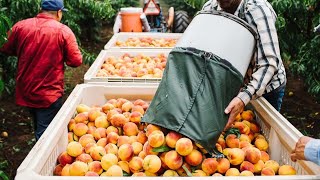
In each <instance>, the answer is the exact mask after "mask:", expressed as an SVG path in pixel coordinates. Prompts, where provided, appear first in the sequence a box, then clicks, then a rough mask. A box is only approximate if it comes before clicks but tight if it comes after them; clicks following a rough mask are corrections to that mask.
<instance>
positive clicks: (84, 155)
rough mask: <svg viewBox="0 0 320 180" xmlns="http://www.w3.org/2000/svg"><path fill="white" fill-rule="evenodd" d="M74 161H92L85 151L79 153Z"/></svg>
mask: <svg viewBox="0 0 320 180" xmlns="http://www.w3.org/2000/svg"><path fill="white" fill-rule="evenodd" d="M76 161H81V162H84V163H89V162H92V161H93V160H92V158H91V156H90V155H89V154H86V153H82V154H80V155H79V156H78V157H77V158H76Z"/></svg>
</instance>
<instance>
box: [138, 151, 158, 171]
mask: <svg viewBox="0 0 320 180" xmlns="http://www.w3.org/2000/svg"><path fill="white" fill-rule="evenodd" d="M142 166H143V169H144V170H145V171H148V172H151V173H156V172H157V171H159V169H160V168H161V160H160V158H159V157H158V156H156V155H147V156H146V157H145V158H144V159H143V165H142Z"/></svg>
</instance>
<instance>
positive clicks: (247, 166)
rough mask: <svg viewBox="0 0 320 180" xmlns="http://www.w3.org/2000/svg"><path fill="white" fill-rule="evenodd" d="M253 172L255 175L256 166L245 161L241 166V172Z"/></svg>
mask: <svg viewBox="0 0 320 180" xmlns="http://www.w3.org/2000/svg"><path fill="white" fill-rule="evenodd" d="M246 170H247V171H251V172H252V173H254V165H253V164H252V163H251V162H249V161H243V162H242V163H241V165H240V171H241V172H242V171H246Z"/></svg>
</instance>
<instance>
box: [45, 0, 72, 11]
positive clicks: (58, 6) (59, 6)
mask: <svg viewBox="0 0 320 180" xmlns="http://www.w3.org/2000/svg"><path fill="white" fill-rule="evenodd" d="M41 9H42V10H47V11H59V10H62V11H68V10H67V9H66V8H64V5H63V0H42V1H41Z"/></svg>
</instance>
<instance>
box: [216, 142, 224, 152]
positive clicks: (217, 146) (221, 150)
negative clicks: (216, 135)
mask: <svg viewBox="0 0 320 180" xmlns="http://www.w3.org/2000/svg"><path fill="white" fill-rule="evenodd" d="M216 149H217V150H218V151H219V152H221V153H222V152H223V149H222V147H221V145H220V144H218V143H216Z"/></svg>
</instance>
